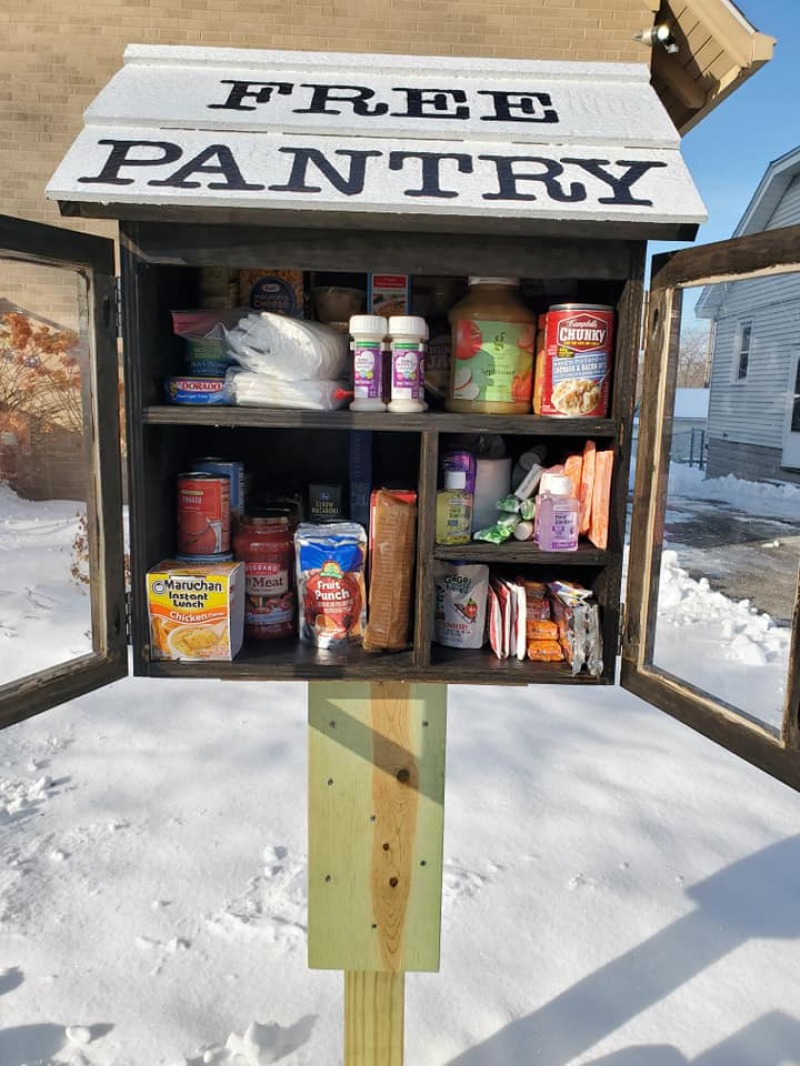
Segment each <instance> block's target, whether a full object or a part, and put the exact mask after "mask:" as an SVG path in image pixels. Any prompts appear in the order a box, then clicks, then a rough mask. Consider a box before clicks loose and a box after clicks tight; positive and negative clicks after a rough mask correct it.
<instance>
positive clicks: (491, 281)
mask: <svg viewBox="0 0 800 1066" xmlns="http://www.w3.org/2000/svg"><path fill="white" fill-rule="evenodd" d="M468 280H469V284H470V285H519V278H480V277H472V278H469V279H468Z"/></svg>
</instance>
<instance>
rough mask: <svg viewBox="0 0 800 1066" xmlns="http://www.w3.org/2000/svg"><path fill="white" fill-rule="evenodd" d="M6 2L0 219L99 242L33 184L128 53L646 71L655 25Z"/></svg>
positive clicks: (474, 13) (557, 17)
mask: <svg viewBox="0 0 800 1066" xmlns="http://www.w3.org/2000/svg"><path fill="white" fill-rule="evenodd" d="M4 6H5V10H4V11H0V178H1V179H2V188H3V207H2V210H3V212H4V213H6V214H11V215H18V216H20V217H22V218H29V219H35V220H37V221H42V222H52V223H58V224H61V225H66V226H70V227H74V228H77V229H85V230H89V231H91V232H95V233H100V234H104V235H109V236H110V235H112V234H113V233H114V232H115V230H116V226H115V224H114V223H107V222H93V221H88V222H87V221H82V220H74V221H73V220H70V221H62V220H61V219H60V216H59V214H58V208H57V207H56V205H55V204H52V203H50V202H49V201H46V200H45V199H44V188H45V185H46V184H47V181H48V180H49V178H50V176H51V174H52V173H53V171H54V170H55V168H56V166H57V164H58V162H59V161H60V159H61V158H62V156H63V155H64V153H65V152H66V150H67V148H68V147H69V145H70V144H71V142H72V140H73V138H74V137H75V136H76V135H77V133H78V132H79V130H80V128H81V123H82V118H81V116H82V113H83V111H84V109H85V108H86V107H87V105H88V104H89V103H90V102H91V100H92V99H93V98H94V96H95V95H96V94H97V92H98V91H99V90H100V89H101V88H102V86H103V85H104V84H105V83H106V82H107V81H108V79H109V78H110V77H111V75H112V74H114V73H115V71H116V70H118V69H119V67H120V66H121V65H122V54H123V51H124V49H125V46H126V45H127V44H129V43H136V44H190V45H215V46H229V47H237V48H292V49H307V50H333V51H371V52H394V53H416V54H418V55H420V54H421V55H431V56H436V55H464V56H490V57H499V58H510V59H514V58H519V59H563V60H567V59H573V60H604V61H609V62H642V63H648V62H649V61H650V51H649V49H647V48H645V47H644V46H643V45H641V44H640V43H639V42H637V41H634V40H633V35H634V34H635V33H636V32H637V31H638V30H641V29H642V28H644V27H645V26H649V25H651V24H652V20H653V6H654V0H372V3H371V4H365V3H364V2H363V0H295V2H294V3H287V2H286V0H224V2H223V0H106V2H105V3H103V4H98V3H97V2H96V0H91V2H90V0H32V2H31V3H28V4H13V5H4ZM656 6H657V5H656ZM435 69H436V68H435V63H433V64H432V65H431V70H432V73H435Z"/></svg>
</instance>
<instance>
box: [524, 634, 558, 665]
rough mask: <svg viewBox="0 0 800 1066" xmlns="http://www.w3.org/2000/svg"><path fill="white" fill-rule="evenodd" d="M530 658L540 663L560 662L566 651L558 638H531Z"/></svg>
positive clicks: (529, 644)
mask: <svg viewBox="0 0 800 1066" xmlns="http://www.w3.org/2000/svg"><path fill="white" fill-rule="evenodd" d="M528 658H529V659H532V660H533V661H534V662H540V663H560V662H562V661H563V659H564V653H563V651H562V650H561V645H560V644H559V643H558V641H557V640H531V641H529V642H528Z"/></svg>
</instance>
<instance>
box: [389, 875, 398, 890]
mask: <svg viewBox="0 0 800 1066" xmlns="http://www.w3.org/2000/svg"><path fill="white" fill-rule="evenodd" d="M389 884H390V885H391V887H392V888H397V885H398V880H397V878H396V877H390V878H389Z"/></svg>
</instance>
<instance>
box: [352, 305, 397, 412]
mask: <svg viewBox="0 0 800 1066" xmlns="http://www.w3.org/2000/svg"><path fill="white" fill-rule="evenodd" d="M348 328H349V331H350V336H351V338H352V340H351V342H350V351H351V352H352V353H353V400H352V403H351V404H350V410H351V411H385V410H386V404H385V403H384V402H383V400H382V398H381V397H382V395H383V342H384V337H385V336H386V331H387V329H388V326H387V323H386V319H385V318H384V317H383V315H353V316H352V318H351V319H350V323H349V327H348Z"/></svg>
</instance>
